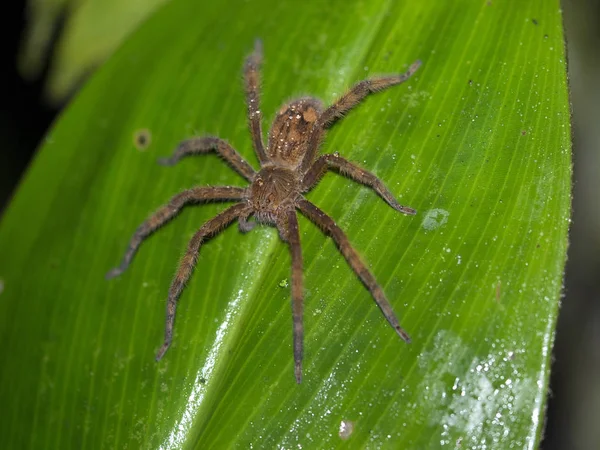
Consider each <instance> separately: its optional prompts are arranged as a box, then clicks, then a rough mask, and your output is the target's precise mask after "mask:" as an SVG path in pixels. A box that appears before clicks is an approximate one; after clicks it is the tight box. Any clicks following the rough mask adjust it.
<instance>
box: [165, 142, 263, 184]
mask: <svg viewBox="0 0 600 450" xmlns="http://www.w3.org/2000/svg"><path fill="white" fill-rule="evenodd" d="M212 151H214V152H216V153H218V154H219V155H220V156H221V157H222V158H223V159H224V160H225V161H227V162H228V163H229V164H230V165H231V166H232V167H233V168H234V169H235V171H236V172H237V173H239V174H240V175H241V176H243V177H244V178H245V179H246V180H248V181H250V182H252V180H253V179H254V175H256V172H255V171H254V169H253V168H252V166H251V165H250V164H248V163H247V162H246V160H245V159H244V158H242V157H241V155H240V154H239V153H238V152H237V151H235V149H234V148H233V147H232V146H231V145H229V144H228V143H227V142H225V141H224V140H223V139H219V138H216V137H212V136H205V137H197V138H192V139H188V140H186V141H183V142H181V143H180V144H179V145H178V146H177V148H176V149H175V151H174V152H173V155H171V156H170V157H169V158H160V159H159V160H158V163H159V164H161V165H163V166H172V165H174V164H176V163H178V162H179V160H181V158H184V157H186V156H190V155H202V154H206V153H209V152H212Z"/></svg>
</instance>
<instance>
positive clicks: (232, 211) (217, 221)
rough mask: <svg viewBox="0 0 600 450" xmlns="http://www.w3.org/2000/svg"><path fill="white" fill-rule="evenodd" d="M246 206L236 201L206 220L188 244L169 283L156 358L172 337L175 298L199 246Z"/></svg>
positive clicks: (186, 279)
mask: <svg viewBox="0 0 600 450" xmlns="http://www.w3.org/2000/svg"><path fill="white" fill-rule="evenodd" d="M247 208H248V206H247V205H246V204H245V203H238V204H236V205H233V206H230V207H229V208H227V209H226V210H225V211H222V212H221V213H219V214H217V215H216V216H215V217H213V218H212V219H210V220H209V221H208V222H206V223H205V224H204V225H202V227H201V228H200V229H199V230H198V231H197V232H196V234H194V237H193V238H192V240H191V241H190V243H189V244H188V249H187V251H186V253H185V255H184V257H183V259H182V260H181V263H180V264H179V269H178V270H177V273H176V274H175V279H174V280H173V282H172V283H171V287H170V288H169V298H168V300H167V318H166V323H165V341H164V343H163V345H162V346H161V347H160V350H159V351H158V353H157V354H156V360H157V361H160V359H161V358H162V357H163V356H164V355H165V352H166V351H167V350H168V349H169V346H170V345H171V340H172V339H173V324H174V322H175V310H176V309H177V299H178V298H179V296H180V295H181V291H182V290H183V288H184V286H185V283H186V282H187V281H188V279H189V278H190V275H191V274H192V270H193V269H194V266H195V265H196V258H197V257H198V252H199V251H200V246H201V245H202V244H203V243H204V242H206V241H207V240H208V238H210V237H212V236H215V235H216V234H218V233H219V232H220V231H222V230H223V229H224V228H225V227H226V226H227V225H230V224H231V222H233V221H234V220H235V219H236V218H238V217H239V216H240V215H241V214H244V211H245V209H247Z"/></svg>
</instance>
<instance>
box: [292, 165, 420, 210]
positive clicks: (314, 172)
mask: <svg viewBox="0 0 600 450" xmlns="http://www.w3.org/2000/svg"><path fill="white" fill-rule="evenodd" d="M328 169H334V170H337V171H338V172H339V173H340V174H341V175H344V176H347V177H349V178H351V179H353V180H355V181H358V182H359V183H362V184H364V185H366V186H368V187H370V188H371V189H373V190H374V191H375V192H377V194H379V196H380V197H381V198H383V199H384V200H385V201H386V203H387V204H388V205H390V206H391V207H392V208H394V209H395V210H397V211H400V212H402V213H404V214H411V215H413V214H416V213H417V211H415V210H414V209H412V208H409V207H407V206H402V205H401V204H399V203H398V201H397V200H396V199H395V198H394V195H393V194H392V193H391V192H390V191H389V189H388V188H386V187H385V185H384V184H383V182H382V181H381V180H380V179H379V178H377V177H376V176H375V175H373V174H372V173H371V172H369V171H367V170H365V169H362V168H360V167H358V166H357V165H356V164H354V163H352V162H350V161H348V160H346V159H344V158H342V157H340V156H338V155H336V154H333V155H331V154H328V155H323V156H321V157H319V158H318V159H317V160H316V161H315V163H314V164H313V165H312V167H311V168H310V169H309V170H308V172H307V173H306V175H304V179H303V181H302V191H303V192H307V191H309V190H310V189H312V188H313V187H314V186H315V184H317V183H318V181H319V180H320V179H321V177H322V176H323V175H324V174H325V172H326V171H327V170H328Z"/></svg>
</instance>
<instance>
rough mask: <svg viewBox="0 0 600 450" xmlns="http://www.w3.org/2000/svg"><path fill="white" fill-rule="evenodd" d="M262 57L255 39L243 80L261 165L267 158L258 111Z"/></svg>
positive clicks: (247, 59) (260, 43)
mask: <svg viewBox="0 0 600 450" xmlns="http://www.w3.org/2000/svg"><path fill="white" fill-rule="evenodd" d="M262 57H263V53H262V42H261V41H260V40H259V39H257V40H256V42H255V43H254V52H252V54H251V55H250V56H248V58H246V63H245V64H244V81H245V85H246V103H247V104H248V124H249V126H250V134H251V136H252V143H253V144H254V150H255V151H256V156H258V160H259V161H260V164H261V165H262V164H263V163H265V162H267V161H268V160H269V158H268V157H267V153H266V152H265V145H264V143H263V138H262V126H261V119H262V113H261V111H260V94H259V90H260V65H261V64H262Z"/></svg>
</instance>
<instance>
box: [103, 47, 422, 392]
mask: <svg viewBox="0 0 600 450" xmlns="http://www.w3.org/2000/svg"><path fill="white" fill-rule="evenodd" d="M262 59H263V53H262V44H261V41H260V40H257V41H256V43H255V47H254V51H253V52H252V54H250V55H249V56H248V57H247V58H246V61H245V64H244V82H245V91H246V102H247V106H248V122H249V128H250V134H251V137H252V143H253V146H254V150H255V151H256V155H257V157H258V160H259V162H260V170H259V171H258V172H257V171H255V170H254V169H253V168H252V166H251V165H250V164H248V163H247V162H246V161H245V160H244V159H243V158H242V157H241V156H240V154H239V153H238V152H237V151H236V150H235V149H233V148H232V147H231V146H230V145H229V144H228V143H227V142H226V141H224V140H223V139H220V138H217V137H212V136H204V137H196V138H192V139H189V140H185V141H183V142H181V143H180V144H179V146H178V147H177V148H176V149H175V151H174V152H173V154H172V156H171V157H169V158H163V159H159V163H160V164H162V165H166V166H171V165H174V164H176V163H177V162H179V160H181V159H182V158H184V157H186V156H190V155H199V154H206V153H209V152H216V153H218V154H219V155H220V156H221V157H222V158H223V159H225V160H226V161H227V162H228V163H229V164H230V165H231V166H232V168H233V169H234V170H235V171H237V172H238V173H239V174H240V175H241V176H242V177H244V178H245V179H246V180H247V181H248V182H249V183H250V185H249V186H248V187H247V188H241V187H233V186H214V187H194V188H192V189H189V190H186V191H183V192H181V193H180V194H178V195H176V196H175V197H173V198H172V199H171V201H170V202H169V203H168V204H167V205H165V206H163V207H161V208H160V209H159V210H158V211H156V212H155V213H154V214H153V215H151V216H150V218H148V220H146V221H145V222H144V223H143V224H142V225H140V227H139V228H138V229H137V230H136V232H135V233H134V235H133V237H132V238H131V241H130V242H129V246H128V247H127V250H126V252H125V256H124V257H123V260H122V262H121V264H120V266H119V267H117V268H115V269H113V270H111V271H110V272H108V274H107V275H106V278H107V279H108V278H113V277H115V276H118V275H120V274H121V273H123V271H125V269H127V267H128V266H129V264H130V263H131V260H132V258H133V256H134V254H135V253H136V251H137V250H138V248H139V246H140V244H141V243H142V241H143V240H144V239H146V238H147V237H148V236H150V235H151V234H152V233H153V232H154V231H156V230H157V229H158V228H159V227H161V226H162V225H164V224H165V223H166V222H168V221H169V220H171V219H173V218H174V217H175V216H176V215H177V214H179V212H180V211H181V209H182V208H183V207H184V206H185V205H187V204H189V203H201V202H208V201H235V202H237V203H236V204H235V205H233V206H230V207H229V208H227V209H225V210H224V211H222V212H221V213H219V214H217V215H216V216H215V217H213V218H212V219H210V220H209V221H207V222H206V223H204V225H202V227H200V229H199V230H198V231H197V232H196V234H194V236H193V237H192V239H191V241H190V242H189V244H188V248H187V251H186V253H185V255H184V257H183V259H182V260H181V263H180V265H179V269H178V270H177V273H176V275H175V279H174V280H173V282H172V283H171V287H170V289H169V296H168V300H167V317H166V325H165V339H164V343H163V345H162V346H161V348H160V350H159V351H158V353H157V355H156V360H157V361H159V360H160V359H161V358H162V357H163V356H164V355H165V352H166V351H167V350H168V348H169V346H170V345H171V340H172V338H173V324H174V321H175V310H176V307H177V301H178V299H179V296H180V295H181V292H182V290H183V288H184V286H185V283H186V282H187V281H188V279H189V278H190V275H191V273H192V270H193V268H194V266H195V264H196V259H197V256H198V252H199V250H200V247H201V246H202V244H204V243H205V242H206V241H207V240H208V239H209V238H210V237H212V236H215V235H216V234H218V233H219V232H220V231H221V230H223V228H225V227H226V226H228V225H230V224H231V223H232V222H234V221H235V220H236V219H237V220H238V222H239V229H240V231H241V232H248V231H250V230H251V229H252V228H253V227H254V226H255V225H256V224H257V223H262V224H268V225H274V226H275V227H277V230H278V231H279V235H280V237H281V239H282V240H283V241H284V242H287V243H288V245H289V248H290V253H291V260H292V264H291V265H292V268H291V269H292V270H291V271H292V274H291V291H292V292H291V294H292V317H293V351H294V374H295V378H296V382H297V383H300V382H301V381H302V358H303V334H304V328H303V324H302V310H303V288H302V284H303V281H302V251H301V246H300V232H299V229H298V218H297V215H296V210H299V211H300V212H301V213H302V214H303V215H304V216H306V217H307V218H308V219H309V220H311V221H312V222H314V223H315V224H316V225H317V226H319V227H320V228H321V229H322V230H323V232H324V233H325V234H327V235H329V236H331V238H332V239H333V240H334V242H335V243H336V244H337V246H338V248H339V250H340V252H341V253H342V255H343V256H344V258H345V259H346V261H347V262H348V264H349V265H350V267H351V268H352V270H353V271H354V272H355V273H356V275H357V276H358V277H359V278H360V280H361V281H362V283H363V284H364V285H365V287H366V288H367V289H368V290H369V292H370V293H371V295H372V296H373V299H374V300H375V303H377V306H379V308H380V309H381V312H382V313H383V315H384V316H385V318H386V319H387V321H388V322H389V323H390V325H391V326H392V327H393V328H394V330H395V331H396V333H397V334H398V335H399V336H400V337H401V338H402V339H403V340H404V341H406V342H410V337H409V336H408V334H407V333H406V331H404V329H402V327H401V326H400V322H399V321H398V318H397V317H396V315H395V314H394V311H393V310H392V307H391V305H390V303H389V302H388V300H387V299H386V297H385V294H384V293H383V290H382V289H381V287H380V286H379V284H378V283H377V281H376V280H375V277H374V276H373V275H372V274H371V272H370V271H369V269H368V268H367V267H366V266H365V264H364V263H363V262H362V260H361V258H360V257H359V255H358V253H357V252H356V250H355V249H354V248H353V247H352V245H351V244H350V242H349V240H348V238H347V237H346V235H345V234H344V232H343V231H342V230H341V229H340V228H339V227H338V226H337V225H336V223H335V221H334V220H333V219H332V218H331V217H329V216H328V215H327V214H326V213H324V212H323V211H322V210H321V209H319V208H318V207H317V206H315V205H314V204H313V203H311V202H309V201H308V200H307V199H306V198H305V197H304V195H303V194H305V193H307V192H308V191H310V190H311V189H312V188H313V187H314V186H315V185H316V184H317V183H318V182H319V180H320V179H321V177H322V176H323V175H324V174H325V172H327V170H334V171H337V172H339V173H340V174H341V175H345V176H347V177H349V178H351V179H353V180H355V181H357V182H359V183H362V184H364V185H366V186H368V187H370V188H371V189H373V190H374V191H375V192H376V193H377V194H378V195H379V196H381V197H382V198H383V200H385V201H386V202H387V204H388V205H390V206H391V207H392V208H394V209H395V210H397V211H399V212H401V213H404V214H409V215H413V214H416V211H415V210H414V209H412V208H409V207H407V206H402V205H400V204H399V203H398V202H397V201H396V199H395V198H394V196H393V195H392V193H391V192H390V191H389V189H387V188H386V187H385V185H384V184H383V183H382V182H381V180H379V179H378V178H377V177H376V176H375V175H373V174H372V173H371V172H368V171H367V170H365V169H362V168H360V167H358V166H357V165H355V164H354V163H352V162H350V161H347V160H346V159H344V158H342V157H341V156H339V155H338V154H337V152H336V153H334V154H325V155H322V156H319V157H317V151H318V150H319V147H320V144H321V142H322V141H323V138H324V137H325V133H326V131H327V130H328V129H329V128H330V127H331V126H332V125H333V124H334V123H336V122H337V121H338V120H340V119H341V118H342V117H343V116H344V115H345V114H346V113H347V112H349V111H350V110H351V109H352V108H354V107H355V106H357V105H358V104H359V103H360V102H361V101H363V100H364V99H365V98H366V97H367V96H368V95H369V94H371V93H374V92H377V91H382V90H384V89H387V88H389V87H391V86H394V85H397V84H400V83H402V82H404V81H406V80H407V79H408V78H409V77H410V76H411V75H412V74H413V73H415V71H416V70H417V69H418V68H419V66H420V65H421V62H420V61H416V62H414V63H413V64H412V65H411V66H410V67H409V69H408V71H407V72H405V73H403V74H399V75H390V76H385V77H380V78H370V79H366V80H363V81H360V82H359V83H357V84H355V85H354V86H353V87H352V88H351V89H350V90H349V91H348V92H347V93H346V94H344V95H342V96H341V97H340V98H338V100H337V101H335V103H333V105H331V106H329V107H328V108H324V107H323V104H322V103H321V101H320V100H318V99H316V98H313V97H302V98H299V99H297V100H292V101H291V102H289V103H286V104H285V105H283V106H282V107H281V108H280V109H279V111H278V113H277V115H276V117H275V120H274V121H273V124H272V126H271V130H270V131H269V140H268V145H267V147H265V145H264V143H263V137H262V136H263V133H262V129H261V119H262V113H261V110H260V107H259V100H260V98H259V84H260V71H259V70H260V66H261V64H262ZM250 217H254V220H253V221H250V220H249V219H250Z"/></svg>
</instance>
